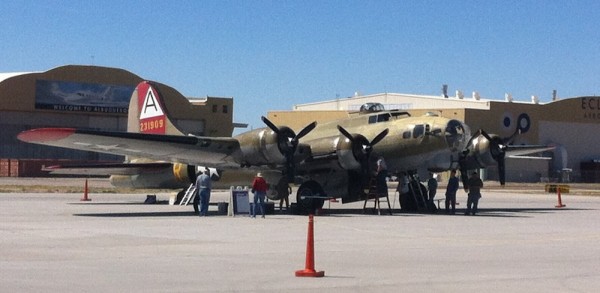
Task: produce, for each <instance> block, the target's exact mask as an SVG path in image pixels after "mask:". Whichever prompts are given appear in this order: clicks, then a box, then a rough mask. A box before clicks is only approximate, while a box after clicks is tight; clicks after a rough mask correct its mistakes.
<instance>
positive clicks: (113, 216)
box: [0, 191, 600, 292]
mask: <svg viewBox="0 0 600 293" xmlns="http://www.w3.org/2000/svg"><path fill="white" fill-rule="evenodd" d="M439 194H440V192H438V196H439ZM441 194H443V192H442V193H441ZM89 196H90V198H91V199H92V201H91V202H81V201H79V199H80V198H81V195H79V194H43V193H42V194H31V193H0V216H1V219H2V221H1V223H0V275H1V276H2V277H1V279H0V288H2V291H3V292H41V291H44V292H108V291H110V292H139V291H143V292H165V291H171V292H199V291H202V292H258V291H261V292H265V291H266V292H392V291H393V292H436V291H438V292H440V291H443V292H482V291H487V292H489V291H492V292H597V291H598V290H599V289H600V245H598V244H599V243H600V228H599V226H598V223H600V213H599V212H598V209H600V197H590V196H573V195H563V198H562V199H563V203H565V204H566V207H565V208H562V209H557V208H555V207H554V206H555V205H556V201H557V199H556V195H554V194H546V193H542V192H540V193H517V192H515V191H485V192H484V195H483V198H482V200H481V202H480V208H481V211H480V215H478V216H464V215H462V214H458V215H454V216H449V215H445V214H443V213H438V214H434V215H432V214H406V213H398V212H395V213H394V215H392V216H389V215H388V216H383V215H382V216H376V215H366V214H363V213H362V202H361V203H354V204H349V205H342V204H341V203H331V208H332V209H333V210H336V211H338V212H333V213H331V214H329V215H324V216H318V217H315V235H314V238H315V268H316V269H317V270H323V271H325V277H324V278H298V277H295V276H294V272H295V271H296V270H300V269H304V265H305V252H306V236H307V235H306V234H307V221H308V217H306V216H294V215H285V214H276V215H269V216H267V218H266V219H260V218H257V219H251V218H248V217H234V218H231V217H227V216H217V215H216V211H217V207H216V206H211V212H212V216H209V217H204V218H200V217H197V216H195V215H194V214H193V213H192V212H191V211H192V209H191V206H188V207H181V206H169V205H166V204H158V205H144V204H141V202H143V201H144V199H145V197H146V195H145V194H93V193H92V194H90V195H89ZM226 199H227V194H226V192H215V193H213V197H212V199H211V202H213V203H216V202H219V201H225V200H226ZM159 200H162V201H167V200H168V196H167V195H166V194H159ZM458 201H459V202H460V205H459V206H458V207H459V210H458V212H462V209H463V208H464V204H465V203H466V196H465V195H464V194H461V193H459V196H458ZM326 205H327V204H326ZM396 207H398V204H397V203H396ZM341 209H343V213H341V212H339V210H341Z"/></svg>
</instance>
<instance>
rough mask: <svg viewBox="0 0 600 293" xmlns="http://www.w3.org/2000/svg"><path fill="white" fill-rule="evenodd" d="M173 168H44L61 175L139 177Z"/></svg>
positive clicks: (155, 165)
mask: <svg viewBox="0 0 600 293" xmlns="http://www.w3.org/2000/svg"><path fill="white" fill-rule="evenodd" d="M171 168H173V164H171V163H166V162H165V163H110V164H71V165H69V164H67V165H54V166H48V167H44V168H42V171H48V172H50V173H51V174H59V175H139V174H148V173H157V172H160V171H162V170H164V169H171Z"/></svg>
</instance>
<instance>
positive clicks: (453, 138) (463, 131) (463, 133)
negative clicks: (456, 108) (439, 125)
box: [445, 119, 468, 151]
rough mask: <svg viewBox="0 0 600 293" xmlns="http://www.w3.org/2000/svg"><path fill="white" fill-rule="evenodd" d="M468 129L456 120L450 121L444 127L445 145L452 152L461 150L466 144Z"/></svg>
mask: <svg viewBox="0 0 600 293" xmlns="http://www.w3.org/2000/svg"><path fill="white" fill-rule="evenodd" d="M467 132H468V127H467V126H466V125H465V124H463V123H462V122H460V121H458V120H454V119H453V120H450V121H448V124H447V125H446V130H445V136H446V143H448V147H450V149H452V151H456V150H461V149H463V148H464V147H465V145H466V143H467V136H468V133H467Z"/></svg>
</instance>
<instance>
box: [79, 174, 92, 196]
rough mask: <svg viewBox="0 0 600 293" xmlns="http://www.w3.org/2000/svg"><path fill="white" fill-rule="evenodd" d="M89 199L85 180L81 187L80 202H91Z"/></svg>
mask: <svg viewBox="0 0 600 293" xmlns="http://www.w3.org/2000/svg"><path fill="white" fill-rule="evenodd" d="M91 200H92V199H91V198H88V180H87V179H85V185H84V187H83V197H82V198H81V201H91Z"/></svg>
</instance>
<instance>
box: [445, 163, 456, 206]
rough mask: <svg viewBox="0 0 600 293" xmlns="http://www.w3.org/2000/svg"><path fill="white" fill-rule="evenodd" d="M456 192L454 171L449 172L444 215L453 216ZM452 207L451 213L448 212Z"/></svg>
mask: <svg viewBox="0 0 600 293" xmlns="http://www.w3.org/2000/svg"><path fill="white" fill-rule="evenodd" d="M457 190H458V177H456V170H452V171H451V172H450V179H448V186H447V187H446V213H447V214H449V213H451V214H453V215H454V212H455V209H456V191H457ZM450 207H452V212H450V211H449V209H450Z"/></svg>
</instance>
